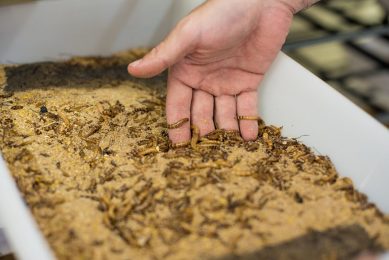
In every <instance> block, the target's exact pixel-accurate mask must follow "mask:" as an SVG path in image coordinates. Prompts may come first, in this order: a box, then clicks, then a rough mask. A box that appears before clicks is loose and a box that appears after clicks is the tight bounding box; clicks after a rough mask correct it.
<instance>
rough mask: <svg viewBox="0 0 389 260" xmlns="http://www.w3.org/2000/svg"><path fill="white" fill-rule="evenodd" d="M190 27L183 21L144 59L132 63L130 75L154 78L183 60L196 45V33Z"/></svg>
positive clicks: (129, 69) (129, 70)
mask: <svg viewBox="0 0 389 260" xmlns="http://www.w3.org/2000/svg"><path fill="white" fill-rule="evenodd" d="M190 27H191V26H189V23H188V22H186V20H182V21H181V22H180V23H179V24H178V25H177V26H176V28H174V30H173V31H172V32H171V33H170V34H169V35H168V37H167V38H166V39H165V40H163V41H162V42H161V43H160V44H159V45H158V46H157V47H155V48H153V49H152V50H151V51H150V52H149V53H148V54H146V55H145V56H144V57H143V58H142V59H139V60H136V61H134V62H132V63H130V64H129V65H128V68H127V69H128V73H130V74H131V75H133V76H135V77H139V78H149V77H153V76H156V75H158V74H160V73H161V72H162V71H164V70H165V69H167V68H169V67H170V66H172V65H174V64H175V63H177V62H178V61H180V60H181V59H183V58H184V57H185V56H186V55H187V54H188V53H190V52H191V51H192V50H193V48H194V45H195V43H194V39H195V36H194V35H195V34H196V33H195V32H193V31H192V30H191V29H190ZM193 28H195V27H193Z"/></svg>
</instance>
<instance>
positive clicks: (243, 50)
mask: <svg viewBox="0 0 389 260" xmlns="http://www.w3.org/2000/svg"><path fill="white" fill-rule="evenodd" d="M233 1H240V2H239V3H241V4H240V5H239V4H237V5H235V6H236V8H234V9H233V10H231V3H232V1H231V2H229V3H227V2H226V1H224V0H220V1H218V0H215V1H210V2H207V4H206V5H204V6H201V7H200V8H198V9H197V10H195V11H194V12H193V13H191V14H190V15H189V16H188V17H187V18H185V19H184V20H183V21H182V22H181V23H180V24H179V25H178V26H177V27H176V28H175V30H174V31H173V32H172V33H171V35H170V36H169V37H168V39H167V40H166V41H165V42H163V43H162V44H161V45H160V46H158V47H157V48H156V49H154V50H153V51H152V52H151V53H150V54H149V55H148V56H151V57H153V56H154V57H158V58H155V59H154V63H153V65H155V64H158V63H159V65H160V66H159V70H160V68H164V67H168V66H169V67H170V70H169V77H168V92H167V104H166V114H167V120H168V122H169V123H174V122H177V121H179V120H180V119H183V118H190V119H191V123H192V124H194V125H197V126H198V127H199V128H200V133H201V135H204V134H207V133H209V132H211V131H212V130H214V129H215V125H216V126H217V127H219V128H222V129H228V130H240V132H241V134H242V136H243V138H244V139H246V140H252V139H255V138H256V137H257V132H258V130H257V129H258V125H257V122H256V121H244V120H243V121H240V122H238V120H237V115H239V116H256V115H257V92H256V91H257V87H258V85H259V83H260V82H261V80H262V78H263V75H264V73H265V72H266V71H267V69H268V68H269V66H270V64H271V62H272V61H273V60H274V58H275V56H276V55H277V53H278V51H279V50H280V48H281V46H282V44H283V42H284V40H285V37H286V35H287V32H288V28H289V26H290V23H291V18H292V12H291V11H290V9H288V8H285V6H283V5H281V4H280V5H273V6H270V7H267V6H261V8H252V6H251V5H253V3H255V4H256V5H257V3H258V1H259V0H255V1H247V2H244V3H243V2H242V1H241V0H233ZM237 3H238V2H237ZM242 3H243V4H242ZM169 41H170V42H169ZM172 43H175V45H176V46H177V49H176V50H175V51H174V52H173V51H172V52H171V53H169V52H168V51H164V50H165V49H167V46H169V45H172ZM169 54H170V55H169ZM171 57H173V58H171ZM146 58H147V56H146ZM146 60H147V59H146ZM145 62H146V61H145ZM144 67H145V68H147V65H144ZM154 67H155V68H153V67H152V66H149V68H148V69H149V70H150V71H147V70H145V69H144V70H143V71H144V72H145V71H146V72H145V73H144V75H150V74H155V73H156V72H159V70H158V69H157V67H158V66H157V65H155V66H154ZM153 69H154V70H153ZM130 72H131V71H130ZM135 74H136V73H135ZM138 75H140V76H142V74H141V73H138ZM169 135H170V138H171V139H172V141H173V142H182V141H185V140H187V139H188V138H189V137H190V128H189V124H187V125H184V126H182V127H181V128H180V129H174V130H170V131H169Z"/></svg>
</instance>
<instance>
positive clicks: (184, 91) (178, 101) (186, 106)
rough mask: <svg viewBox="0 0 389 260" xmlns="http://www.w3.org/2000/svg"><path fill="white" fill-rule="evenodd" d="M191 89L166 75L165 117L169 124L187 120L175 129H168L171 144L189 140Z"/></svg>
mask: <svg viewBox="0 0 389 260" xmlns="http://www.w3.org/2000/svg"><path fill="white" fill-rule="evenodd" d="M191 100H192V89H191V88H190V87H188V86H186V85H185V84H183V83H182V82H181V81H178V80H177V79H175V78H173V77H171V76H170V75H169V77H168V87H167V96H166V119H167V123H168V124H169V125H171V124H174V123H177V122H178V121H180V120H182V119H184V118H188V119H189V120H188V121H187V122H185V123H184V124H183V125H181V126H180V127H178V128H176V129H169V138H170V140H171V141H172V143H173V144H176V143H182V142H187V141H189V140H190V137H191V133H190V107H191Z"/></svg>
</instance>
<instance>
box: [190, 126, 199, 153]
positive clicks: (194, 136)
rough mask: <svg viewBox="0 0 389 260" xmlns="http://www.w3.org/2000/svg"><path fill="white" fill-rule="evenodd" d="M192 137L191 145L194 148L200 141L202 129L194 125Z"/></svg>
mask: <svg viewBox="0 0 389 260" xmlns="http://www.w3.org/2000/svg"><path fill="white" fill-rule="evenodd" d="M191 128H192V139H191V140H190V145H191V146H192V148H193V149H196V146H197V142H198V141H199V137H200V130H199V128H198V127H197V126H195V125H192V126H191Z"/></svg>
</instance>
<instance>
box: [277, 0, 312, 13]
mask: <svg viewBox="0 0 389 260" xmlns="http://www.w3.org/2000/svg"><path fill="white" fill-rule="evenodd" d="M319 1H320V0H281V2H282V3H283V4H285V5H286V6H288V7H289V8H290V9H291V11H292V12H293V13H298V12H299V11H301V10H303V9H306V8H308V7H310V6H312V5H314V4H315V3H317V2H319Z"/></svg>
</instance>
